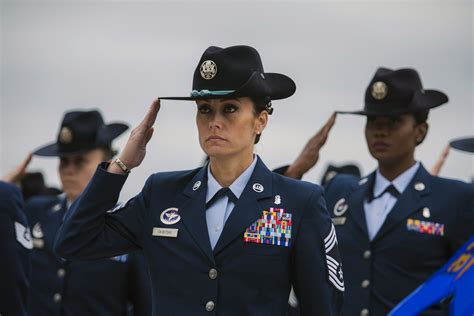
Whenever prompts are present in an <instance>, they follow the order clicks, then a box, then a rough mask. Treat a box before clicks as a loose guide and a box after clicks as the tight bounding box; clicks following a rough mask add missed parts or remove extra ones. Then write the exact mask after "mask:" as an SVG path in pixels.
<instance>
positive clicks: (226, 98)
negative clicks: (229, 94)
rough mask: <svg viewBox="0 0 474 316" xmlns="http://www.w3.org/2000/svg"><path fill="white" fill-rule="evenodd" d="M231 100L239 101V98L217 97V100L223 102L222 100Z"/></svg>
mask: <svg viewBox="0 0 474 316" xmlns="http://www.w3.org/2000/svg"><path fill="white" fill-rule="evenodd" d="M231 100H234V101H237V102H239V103H240V100H239V99H237V98H223V99H219V101H221V102H224V101H231Z"/></svg>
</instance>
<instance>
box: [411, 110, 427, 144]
mask: <svg viewBox="0 0 474 316" xmlns="http://www.w3.org/2000/svg"><path fill="white" fill-rule="evenodd" d="M429 113H430V110H424V111H421V112H414V113H412V114H413V117H414V118H415V123H416V125H420V124H423V123H426V121H427V120H428V114H429ZM425 137H426V134H425V136H423V139H422V140H420V141H419V142H417V143H416V146H418V145H420V144H421V143H422V142H423V141H424V140H425Z"/></svg>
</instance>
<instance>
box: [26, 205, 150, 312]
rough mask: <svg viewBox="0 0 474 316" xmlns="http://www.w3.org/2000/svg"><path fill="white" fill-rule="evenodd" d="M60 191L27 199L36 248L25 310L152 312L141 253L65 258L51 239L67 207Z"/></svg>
mask: <svg viewBox="0 0 474 316" xmlns="http://www.w3.org/2000/svg"><path fill="white" fill-rule="evenodd" d="M66 208H67V205H66V199H65V198H64V197H63V196H41V197H33V198H31V199H30V200H29V201H28V203H27V207H26V214H27V216H28V221H29V223H31V229H32V237H33V245H34V248H33V250H32V253H31V260H32V277H31V290H30V293H29V300H28V315H30V316H34V315H51V316H54V315H101V316H102V315H104V316H105V315H111V316H112V315H113V316H115V315H127V313H129V309H130V307H131V305H133V309H134V310H135V315H140V316H141V315H151V293H150V291H151V285H150V281H149V276H148V271H147V268H146V265H145V262H144V258H143V255H142V254H138V253H137V254H130V255H124V256H120V257H114V258H107V259H103V260H97V261H74V262H71V261H69V260H64V259H62V258H61V257H60V256H58V255H57V254H56V253H55V251H54V241H55V238H56V234H57V232H58V230H59V227H60V226H61V224H62V220H63V216H64V214H65V212H66Z"/></svg>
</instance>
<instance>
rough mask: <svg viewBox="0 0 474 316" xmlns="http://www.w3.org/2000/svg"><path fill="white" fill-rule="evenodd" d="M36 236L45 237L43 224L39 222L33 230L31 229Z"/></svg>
mask: <svg viewBox="0 0 474 316" xmlns="http://www.w3.org/2000/svg"><path fill="white" fill-rule="evenodd" d="M31 233H32V235H33V237H34V238H43V237H44V234H43V230H42V229H41V224H40V223H39V222H38V223H36V224H35V225H34V226H33V230H32V231H31Z"/></svg>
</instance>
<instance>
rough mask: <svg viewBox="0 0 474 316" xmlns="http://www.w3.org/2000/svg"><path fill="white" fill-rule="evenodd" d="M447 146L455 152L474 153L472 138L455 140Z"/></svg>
mask: <svg viewBox="0 0 474 316" xmlns="http://www.w3.org/2000/svg"><path fill="white" fill-rule="evenodd" d="M449 145H450V146H451V147H453V148H454V149H457V150H461V151H466V152H470V153H474V137H468V138H459V139H455V140H452V141H451V142H449Z"/></svg>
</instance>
